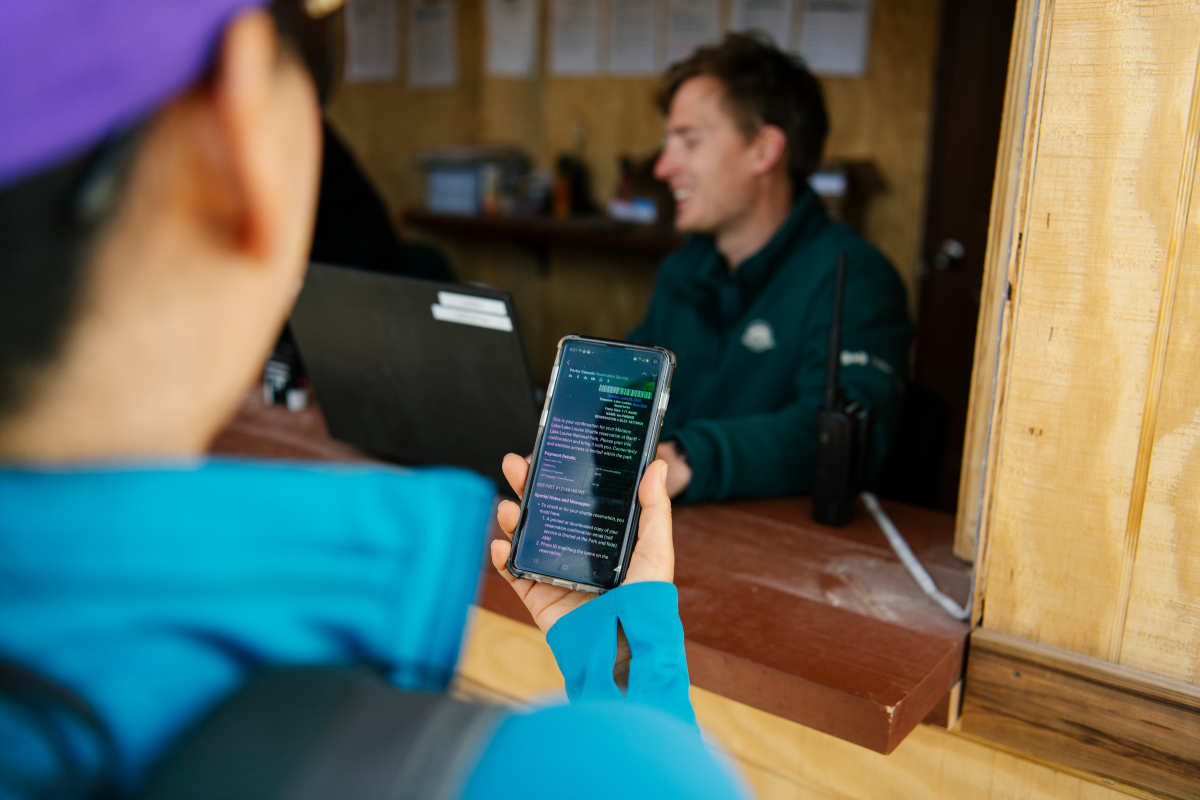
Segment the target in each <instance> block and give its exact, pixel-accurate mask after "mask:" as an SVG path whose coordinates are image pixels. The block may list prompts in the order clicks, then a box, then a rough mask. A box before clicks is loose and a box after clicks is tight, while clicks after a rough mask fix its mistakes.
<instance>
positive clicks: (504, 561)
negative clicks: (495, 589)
mask: <svg viewBox="0 0 1200 800" xmlns="http://www.w3.org/2000/svg"><path fill="white" fill-rule="evenodd" d="M510 552H512V545H511V544H510V543H509V542H506V541H504V540H503V539H493V540H492V566H493V567H495V568H496V571H497V572H499V573H500V577H502V578H504V580H506V581H508V582H509V583H516V582H517V579H516V578H514V577H513V576H512V573H511V572H509V571H508V554H509V553H510Z"/></svg>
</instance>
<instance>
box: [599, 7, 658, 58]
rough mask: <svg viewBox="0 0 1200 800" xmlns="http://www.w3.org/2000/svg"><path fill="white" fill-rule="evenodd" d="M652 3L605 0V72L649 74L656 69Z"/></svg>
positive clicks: (653, 8)
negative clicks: (606, 47) (607, 2)
mask: <svg viewBox="0 0 1200 800" xmlns="http://www.w3.org/2000/svg"><path fill="white" fill-rule="evenodd" d="M656 5H657V4H656V3H654V2H651V0H609V14H610V16H609V26H608V71H609V72H611V73H612V74H614V75H652V74H655V73H656V72H657V71H658V59H657V58H656V54H655V42H656V33H657V31H656V30H655V16H656V14H655V6H656Z"/></svg>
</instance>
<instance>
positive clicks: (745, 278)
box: [675, 186, 829, 310]
mask: <svg viewBox="0 0 1200 800" xmlns="http://www.w3.org/2000/svg"><path fill="white" fill-rule="evenodd" d="M828 223H829V213H828V212H827V211H826V210H825V204H824V203H822V202H821V200H820V198H819V197H817V195H816V193H815V192H813V190H812V189H811V188H809V187H807V186H806V187H805V188H804V191H803V192H801V193H800V196H799V197H798V198H796V202H795V203H794V204H793V205H792V210H791V213H790V214H788V217H787V219H786V220H784V222H783V224H782V225H780V226H779V230H777V231H775V235H774V236H772V237H771V239H770V240H769V241H768V242H767V243H766V244H765V245H763V247H762V249H761V250H759V251H758V252H757V253H755V254H754V255H752V256H750V257H749V258H748V259H746V260H745V261H743V262H742V263H741V265H739V266H738V268H737V271H736V272H730V271H729V262H728V261H726V260H725V257H724V256H722V255H721V253H720V252H719V251H718V250H717V244H716V240H715V239H714V238H713V237H712V236H710V235H707V234H701V235H698V236H696V237H695V238H696V239H697V240H698V242H699V243H700V244H699V248H698V253H697V255H698V256H699V258H698V259H697V261H698V262H699V263H696V262H692V263H691V264H689V265H687V266H686V267H685V268H684V269H683V270H682V271H680V272H678V273H677V274H676V276H675V277H676V286H677V288H678V289H679V290H680V291H681V293H682V294H684V295H686V296H690V297H693V298H695V299H701V298H704V299H705V300H707V301H708V302H714V303H715V302H718V295H719V294H721V293H723V292H726V293H727V292H728V291H729V290H730V288H731V287H732V286H736V287H737V293H738V295H739V296H740V297H739V300H740V307H741V310H744V309H746V308H747V307H749V305H750V304H751V303H752V302H754V300H755V298H757V297H758V295H759V294H760V293H761V292H762V291H763V289H765V288H766V286H767V284H768V283H770V281H771V278H773V277H774V276H775V273H776V272H778V270H779V268H780V267H781V266H782V265H783V264H784V263H785V262H786V261H787V260H788V257H789V256H790V255H791V254H792V253H793V252H795V251H796V249H797V248H798V247H799V246H800V245H802V244H803V243H804V242H806V241H808V240H809V239H812V238H814V237H815V236H816V235H817V234H818V233H819V232H820V231H821V229H822V228H824V227H825V226H826V225H827V224H828ZM714 310H715V309H714Z"/></svg>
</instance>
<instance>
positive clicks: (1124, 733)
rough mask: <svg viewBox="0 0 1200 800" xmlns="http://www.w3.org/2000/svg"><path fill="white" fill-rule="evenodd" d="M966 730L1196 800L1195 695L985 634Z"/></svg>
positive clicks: (1198, 730) (1187, 687)
mask: <svg viewBox="0 0 1200 800" xmlns="http://www.w3.org/2000/svg"><path fill="white" fill-rule="evenodd" d="M966 687H967V689H966V695H965V698H964V701H963V717H962V729H963V731H964V732H966V733H969V734H972V735H975V736H979V737H981V738H984V739H987V740H990V741H994V742H997V743H1000V744H1003V745H1005V746H1007V747H1009V748H1011V749H1014V750H1018V751H1022V752H1026V753H1030V754H1034V755H1037V756H1039V757H1040V758H1044V759H1047V760H1051V761H1054V762H1056V763H1061V764H1065V765H1069V766H1072V767H1075V768H1078V769H1082V770H1088V771H1090V772H1094V773H1096V774H1098V775H1101V776H1104V777H1108V778H1110V779H1115V780H1121V781H1124V782H1127V783H1130V784H1133V785H1137V786H1141V787H1142V788H1144V789H1146V790H1148V791H1157V792H1161V793H1164V794H1167V795H1169V796H1171V797H1189V798H1195V797H1200V689H1197V688H1195V687H1193V686H1192V685H1191V684H1187V683H1183V682H1182V681H1176V680H1173V679H1168V678H1161V677H1157V676H1154V675H1151V674H1149V673H1146V672H1143V671H1141V670H1136V669H1131V668H1129V667H1122V666H1118V665H1114V664H1110V663H1109V662H1107V661H1103V660H1100V659H1095V658H1091V657H1089V656H1081V655H1078V654H1076V653H1072V652H1070V651H1068V650H1062V649H1060V648H1057V647H1050V646H1048V645H1040V644H1036V643H1032V642H1029V641H1027V640H1024V639H1020V638H1018V637H1015V636H1009V635H1007V634H1002V633H995V632H993V631H988V630H986V629H981V630H978V631H976V632H975V634H973V635H972V637H971V659H970V662H969V667H968V671H967V683H966Z"/></svg>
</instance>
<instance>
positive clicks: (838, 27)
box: [800, 0, 874, 78]
mask: <svg viewBox="0 0 1200 800" xmlns="http://www.w3.org/2000/svg"><path fill="white" fill-rule="evenodd" d="M873 11H874V0H807V3H806V4H805V6H804V22H803V25H804V27H803V28H802V29H801V31H800V55H802V56H804V60H805V61H807V62H808V67H809V69H811V70H812V71H813V72H815V73H817V74H818V75H830V76H834V77H842V78H861V77H862V76H864V75H866V74H867V52H868V50H869V49H870V45H871V14H872V12H873Z"/></svg>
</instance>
